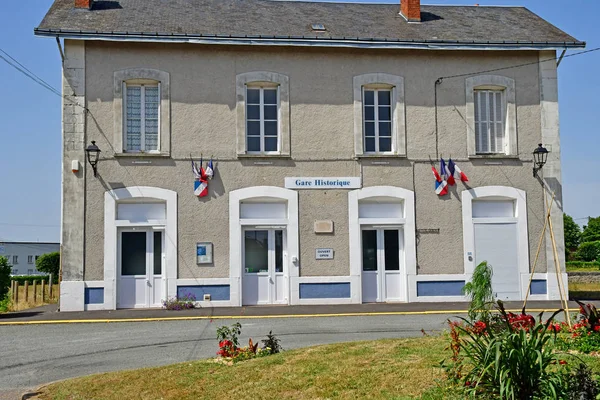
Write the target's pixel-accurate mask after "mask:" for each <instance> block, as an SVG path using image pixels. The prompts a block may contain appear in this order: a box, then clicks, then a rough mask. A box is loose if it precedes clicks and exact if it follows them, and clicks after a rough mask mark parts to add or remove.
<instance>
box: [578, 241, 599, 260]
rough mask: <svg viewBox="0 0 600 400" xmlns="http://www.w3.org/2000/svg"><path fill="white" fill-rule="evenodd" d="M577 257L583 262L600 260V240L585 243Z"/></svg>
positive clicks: (580, 247)
mask: <svg viewBox="0 0 600 400" xmlns="http://www.w3.org/2000/svg"><path fill="white" fill-rule="evenodd" d="M576 257H577V259H578V260H581V261H595V260H598V259H599V258H600V240H599V241H595V242H585V243H582V244H581V246H579V249H578V250H577V254H576Z"/></svg>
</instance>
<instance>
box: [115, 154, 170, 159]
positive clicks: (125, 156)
mask: <svg viewBox="0 0 600 400" xmlns="http://www.w3.org/2000/svg"><path fill="white" fill-rule="evenodd" d="M114 156H115V158H171V155H170V154H167V153H115V155H114Z"/></svg>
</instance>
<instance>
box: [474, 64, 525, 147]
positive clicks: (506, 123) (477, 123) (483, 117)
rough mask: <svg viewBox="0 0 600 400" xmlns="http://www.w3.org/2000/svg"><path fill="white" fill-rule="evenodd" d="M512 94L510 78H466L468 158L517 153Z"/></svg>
mask: <svg viewBox="0 0 600 400" xmlns="http://www.w3.org/2000/svg"><path fill="white" fill-rule="evenodd" d="M515 93H516V91H515V81H514V80H513V79H511V78H507V77H504V76H496V75H481V76H474V77H469V78H467V79H466V106H467V111H466V116H467V117H466V120H467V135H468V136H467V149H468V154H469V156H470V157H478V156H480V157H485V156H496V155H508V156H516V155H517V154H518V149H517V117H516V95H515Z"/></svg>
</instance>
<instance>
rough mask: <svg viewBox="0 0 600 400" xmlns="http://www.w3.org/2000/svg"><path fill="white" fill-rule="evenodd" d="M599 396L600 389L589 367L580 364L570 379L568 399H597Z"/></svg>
mask: <svg viewBox="0 0 600 400" xmlns="http://www.w3.org/2000/svg"><path fill="white" fill-rule="evenodd" d="M599 394H600V388H599V387H598V382H597V381H596V380H595V379H594V377H593V375H592V371H590V368H589V367H588V366H587V365H585V364H584V363H580V364H579V366H578V367H577V369H576V370H575V372H574V373H573V375H571V376H570V377H569V381H568V390H567V399H568V400H585V399H596V398H597V396H598V395H599Z"/></svg>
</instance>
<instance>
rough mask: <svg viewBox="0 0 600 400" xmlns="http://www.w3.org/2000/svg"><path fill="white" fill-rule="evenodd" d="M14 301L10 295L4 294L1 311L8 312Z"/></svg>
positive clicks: (0, 306)
mask: <svg viewBox="0 0 600 400" xmlns="http://www.w3.org/2000/svg"><path fill="white" fill-rule="evenodd" d="M11 304H12V301H11V299H10V296H8V295H7V296H4V299H2V300H0V313H3V312H7V311H8V310H9V309H10V305H11Z"/></svg>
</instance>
